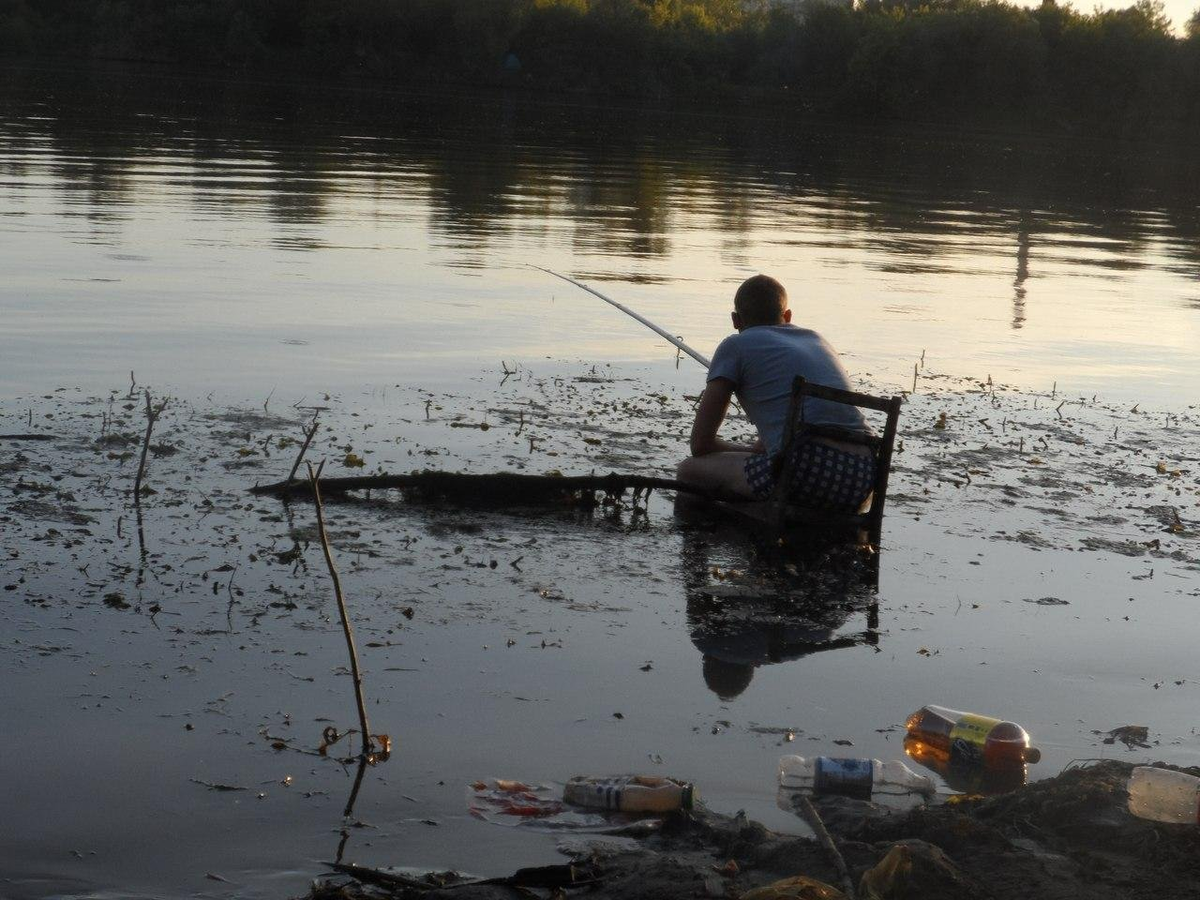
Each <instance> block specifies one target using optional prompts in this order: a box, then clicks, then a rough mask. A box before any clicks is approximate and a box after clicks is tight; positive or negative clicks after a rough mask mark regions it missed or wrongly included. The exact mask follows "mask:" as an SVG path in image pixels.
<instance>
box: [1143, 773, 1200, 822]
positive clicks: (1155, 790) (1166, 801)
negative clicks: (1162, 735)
mask: <svg viewBox="0 0 1200 900" xmlns="http://www.w3.org/2000/svg"><path fill="white" fill-rule="evenodd" d="M1129 811H1130V812H1131V813H1133V814H1134V815H1135V816H1138V817H1139V818H1142V819H1152V820H1154V821H1155V822H1182V823H1186V824H1188V825H1196V824H1197V823H1200V778H1196V777H1195V776H1194V775H1188V774H1187V773H1186V772H1174V771H1172V770H1171V769H1156V768H1154V767H1153V766H1138V767H1137V768H1136V769H1134V770H1133V774H1132V775H1130V776H1129Z"/></svg>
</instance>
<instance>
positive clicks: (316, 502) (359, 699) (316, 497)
mask: <svg viewBox="0 0 1200 900" xmlns="http://www.w3.org/2000/svg"><path fill="white" fill-rule="evenodd" d="M306 465H307V466H308V483H309V484H310V485H312V494H313V506H315V507H316V510H317V534H318V535H319V536H320V538H321V550H323V551H324V553H325V565H327V566H328V567H329V577H330V578H331V579H333V595H334V597H336V598H337V605H338V615H339V616H341V619H342V632H343V633H344V634H345V635H346V649H347V650H348V651H349V653H350V675H351V677H352V678H353V679H354V702H355V703H356V704H358V724H359V725H360V726H361V728H362V755H363V758H364V759H365V758H367V757H370V755H371V727H370V725H368V724H367V704H366V702H365V701H364V700H363V692H362V672H361V671H360V670H359V668H358V651H357V650H356V649H355V647H354V632H353V631H352V630H351V628H350V617H349V616H348V615H347V614H346V598H345V597H344V596H343V595H342V581H341V579H340V578H338V572H337V566H335V565H334V564H333V553H332V552H331V551H330V549H329V536H328V535H327V534H326V533H325V509H324V507H323V506H322V505H321V486H320V481H321V471H322V470H323V469H324V468H325V463H324V462H323V461H322V463H321V465H320V466H319V467H318V468H316V469H313V467H312V463H306Z"/></svg>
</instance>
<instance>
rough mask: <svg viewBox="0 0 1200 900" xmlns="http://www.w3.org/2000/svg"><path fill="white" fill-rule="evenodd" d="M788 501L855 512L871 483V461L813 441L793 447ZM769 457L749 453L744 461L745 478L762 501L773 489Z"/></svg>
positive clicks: (867, 493)
mask: <svg viewBox="0 0 1200 900" xmlns="http://www.w3.org/2000/svg"><path fill="white" fill-rule="evenodd" d="M792 453H793V454H794V460H795V463H794V467H793V469H792V491H791V495H790V497H789V499H790V500H791V502H792V503H797V504H799V505H801V506H807V507H811V508H813V509H827V510H830V511H834V512H851V513H853V512H858V508H859V507H860V506H861V505H862V502H863V501H864V500H866V499H867V495H869V494H870V493H871V487H872V486H873V485H874V483H875V461H874V460H873V459H871V458H870V457H868V456H860V455H858V454H856V453H848V452H847V451H845V450H840V449H838V448H837V447H830V446H829V445H828V444H822V443H819V442H817V441H811V440H809V441H801V442H800V443H799V444H797V445H796V446H795V447H794V448H793V449H792ZM771 463H772V460H771V457H769V456H768V455H767V454H765V453H753V454H751V455H750V458H749V459H747V460H746V481H747V482H749V484H750V489H751V490H752V491H754V496H755V497H756V498H758V499H760V500H766V499H767V498H769V497H770V496H771V491H772V490H773V489H774V488H775V473H774V471H773V469H774V466H772V464H771Z"/></svg>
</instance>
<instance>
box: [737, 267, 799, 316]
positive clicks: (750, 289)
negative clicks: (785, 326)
mask: <svg viewBox="0 0 1200 900" xmlns="http://www.w3.org/2000/svg"><path fill="white" fill-rule="evenodd" d="M733 308H734V309H735V310H737V314H738V315H739V316H741V317H742V321H743V322H745V323H746V324H747V325H778V324H779V323H780V322H782V321H783V311H784V310H785V309H787V308H788V296H787V291H786V290H784V287H783V285H782V284H780V283H779V282H778V281H776V280H775V279H774V278H772V277H771V276H770V275H755V276H754V277H753V278H747V279H746V280H745V281H743V282H742V285H741V287H739V288H738V289H737V293H736V294H734V295H733Z"/></svg>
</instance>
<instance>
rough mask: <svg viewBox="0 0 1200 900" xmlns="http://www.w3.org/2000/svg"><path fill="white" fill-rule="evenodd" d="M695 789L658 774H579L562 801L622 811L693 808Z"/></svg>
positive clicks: (568, 783) (653, 811)
mask: <svg viewBox="0 0 1200 900" xmlns="http://www.w3.org/2000/svg"><path fill="white" fill-rule="evenodd" d="M695 799H696V789H695V787H694V786H693V785H691V784H689V783H687V782H685V781H676V780H675V779H673V778H662V777H659V776H656V775H614V776H611V777H608V778H594V777H588V776H584V775H577V776H575V777H574V778H572V779H571V780H570V781H568V782H567V783H566V786H565V787H564V788H563V800H565V801H566V802H567V803H571V804H574V805H575V806H590V807H592V808H593V809H616V810H620V811H621V812H646V813H665V812H672V811H673V810H677V809H691V808H692V806H693V804H694V803H695Z"/></svg>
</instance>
